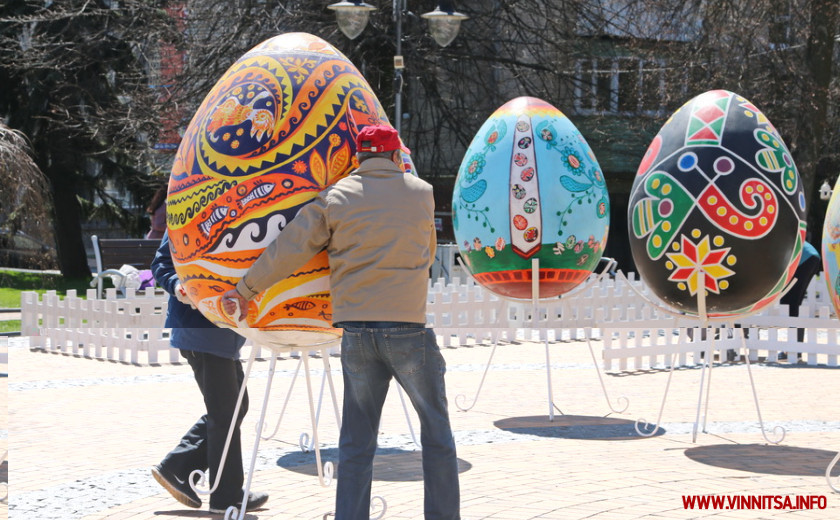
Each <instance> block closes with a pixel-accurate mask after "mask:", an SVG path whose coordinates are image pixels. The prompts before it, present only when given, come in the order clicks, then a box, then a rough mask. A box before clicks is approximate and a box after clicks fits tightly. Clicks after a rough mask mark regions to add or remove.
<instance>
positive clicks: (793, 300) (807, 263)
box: [779, 233, 822, 359]
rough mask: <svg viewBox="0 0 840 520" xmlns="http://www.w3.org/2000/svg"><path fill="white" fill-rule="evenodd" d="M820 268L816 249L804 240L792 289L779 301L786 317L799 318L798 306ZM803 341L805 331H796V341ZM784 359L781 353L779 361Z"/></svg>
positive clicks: (785, 356) (784, 355) (785, 355)
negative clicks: (784, 309)
mask: <svg viewBox="0 0 840 520" xmlns="http://www.w3.org/2000/svg"><path fill="white" fill-rule="evenodd" d="M809 235H810V233H809ZM821 266H822V261H821V260H820V254H819V253H818V252H817V248H815V247H814V246H812V245H811V243H810V242H808V241H807V240H806V241H805V243H804V244H803V245H802V255H801V256H800V257H799V265H797V266H796V272H795V273H794V275H793V276H794V277H796V282H794V284H793V287H791V288H790V290H789V291H788V292H787V293H786V294H785V295H784V296H782V299H781V300H779V302H780V303H781V304H782V305H787V306H788V316H793V317H797V316H799V306H800V305H802V300H804V299H805V294H806V293H807V292H808V286H809V285H811V279H813V278H814V277H815V276H816V275H817V273H819V272H820V267H821ZM804 340H805V329H797V330H796V341H798V342H800V343H801V342H803V341H804ZM799 357H802V355H801V354H800V355H799ZM786 358H787V354H784V353H782V354H780V355H779V359H786Z"/></svg>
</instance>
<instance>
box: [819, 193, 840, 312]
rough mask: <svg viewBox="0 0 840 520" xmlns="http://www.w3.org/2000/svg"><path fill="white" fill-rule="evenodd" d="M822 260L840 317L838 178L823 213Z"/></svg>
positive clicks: (839, 194)
mask: <svg viewBox="0 0 840 520" xmlns="http://www.w3.org/2000/svg"><path fill="white" fill-rule="evenodd" d="M822 260H823V273H824V276H825V281H826V283H827V284H828V294H829V295H831V301H832V303H834V311H835V312H836V314H837V316H838V317H840V178H838V179H837V183H836V184H835V185H834V192H832V194H831V200H830V201H829V203H828V210H827V211H826V213H825V222H824V223H823V238H822Z"/></svg>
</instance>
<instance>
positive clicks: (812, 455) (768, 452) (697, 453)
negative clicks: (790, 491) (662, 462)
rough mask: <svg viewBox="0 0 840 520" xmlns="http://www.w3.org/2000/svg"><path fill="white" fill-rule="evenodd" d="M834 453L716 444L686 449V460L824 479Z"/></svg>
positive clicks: (742, 469) (765, 445)
mask: <svg viewBox="0 0 840 520" xmlns="http://www.w3.org/2000/svg"><path fill="white" fill-rule="evenodd" d="M836 454H837V451H828V450H818V449H814V448H797V447H796V446H772V445H768V444H716V445H712V446H698V447H696V448H689V449H687V450H685V456H686V457H688V458H689V459H691V460H693V461H695V462H699V463H701V464H706V465H709V466H717V467H719V468H726V469H735V470H739V471H748V472H750V473H764V474H768V475H797V476H803V477H824V476H825V469H826V467H828V465H829V463H830V462H831V460H832V459H833V458H834V456H835V455H836ZM837 469H838V470H840V468H837ZM835 473H836V472H835Z"/></svg>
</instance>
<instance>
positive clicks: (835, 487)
mask: <svg viewBox="0 0 840 520" xmlns="http://www.w3.org/2000/svg"><path fill="white" fill-rule="evenodd" d="M838 460H840V452H838V453H837V455H835V456H834V458H833V459H832V460H831V464H829V465H828V467H827V468H825V480H827V481H828V486H829V487H830V488H831V489H832V490H834V492H835V493H840V486H838V485H835V484H834V482H832V481H831V470H833V469H834V466H835V465H836V464H837V461H838Z"/></svg>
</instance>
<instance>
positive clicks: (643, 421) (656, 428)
mask: <svg viewBox="0 0 840 520" xmlns="http://www.w3.org/2000/svg"><path fill="white" fill-rule="evenodd" d="M676 365H677V353H676V352H674V353H673V354H671V370H670V371H669V372H668V382H667V383H666V384H665V394H664V395H663V396H662V405H661V406H660V407H659V416H657V418H656V424H655V425H654V428H653V430H651V431H649V432H643V431H642V430H641V428H639V425H640V424H642V425H644V428H645V429H648V427H649V426H650V423H649V422H647V420H646V419H644V418H641V417H640V418H638V419H636V424H634V425H633V427H634V428H635V429H636V433H638V434H639V435H641V436H642V437H652V436H653V435H655V434H656V432H658V431H659V425H660V424H661V423H660V421H661V420H662V411H663V410H665V400H666V399H667V398H668V389H669V388H671V376H673V375H674V367H676Z"/></svg>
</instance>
